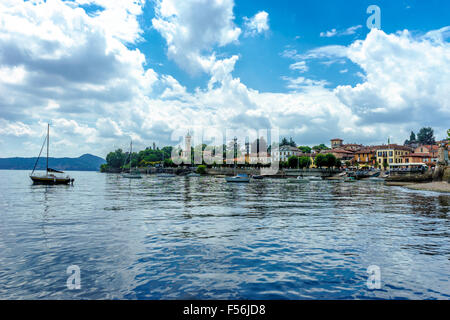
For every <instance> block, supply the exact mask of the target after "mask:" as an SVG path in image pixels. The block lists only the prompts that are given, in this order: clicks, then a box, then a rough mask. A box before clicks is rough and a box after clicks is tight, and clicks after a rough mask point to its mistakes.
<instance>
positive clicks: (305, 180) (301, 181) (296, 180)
mask: <svg viewBox="0 0 450 320" xmlns="http://www.w3.org/2000/svg"><path fill="white" fill-rule="evenodd" d="M287 181H288V182H292V183H308V182H309V180H308V179H304V178H303V177H302V176H298V177H297V178H288V179H287Z"/></svg>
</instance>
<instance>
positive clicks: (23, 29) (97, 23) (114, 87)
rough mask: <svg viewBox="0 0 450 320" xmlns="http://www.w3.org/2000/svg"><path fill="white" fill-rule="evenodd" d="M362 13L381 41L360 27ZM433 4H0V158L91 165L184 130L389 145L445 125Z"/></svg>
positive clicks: (445, 54)
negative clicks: (269, 132) (90, 158)
mask: <svg viewBox="0 0 450 320" xmlns="http://www.w3.org/2000/svg"><path fill="white" fill-rule="evenodd" d="M370 5H377V6H378V7H379V8H380V10H381V30H376V29H374V30H370V29H369V28H368V27H367V26H366V21H367V19H368V17H369V16H370V15H369V14H367V13H366V10H367V8H368V7H369V6H370ZM449 9H450V2H448V1H444V0H441V1H438V0H431V1H409V0H408V1H407V0H389V1H375V0H373V1H364V0H358V1H356V0H355V1H336V0H334V1H320V2H319V1H312V0H311V1H309V0H308V1H306V0H304V1H266V0H263V1H243V0H220V1H219V0H185V1H175V0H152V1H146V0H120V1H119V0H117V1H113V0H70V1H61V0H48V1H41V0H35V1H19V0H6V1H2V3H1V4H0V26H1V28H0V75H1V77H0V157H1V156H13V155H21V156H28V155H30V153H31V154H34V153H36V152H38V151H39V148H40V143H41V142H40V141H41V138H42V132H43V131H44V129H45V125H46V123H47V122H50V123H51V124H52V130H53V144H54V145H53V146H52V150H53V152H54V155H55V156H57V155H60V156H78V155H80V154H82V153H87V152H88V153H93V154H96V155H100V156H105V155H106V153H107V152H108V151H110V150H111V149H113V148H116V147H125V146H126V145H128V143H129V140H130V139H133V140H134V142H135V145H136V147H137V148H145V147H146V146H150V145H152V143H153V142H156V143H157V144H158V145H160V146H163V145H166V144H174V140H173V135H174V132H178V131H183V130H188V129H192V128H194V127H195V128H220V129H221V130H226V129H229V128H243V129H245V128H258V129H267V128H279V129H280V134H281V135H282V136H288V137H290V136H291V137H293V138H294V139H295V140H296V141H297V143H298V144H302V145H315V144H319V143H326V144H328V143H329V139H330V138H334V137H341V138H343V139H344V141H347V142H358V143H364V144H380V143H384V142H386V141H387V139H388V137H389V138H390V139H391V141H393V142H396V143H402V142H403V141H404V140H405V139H406V138H408V137H409V132H410V131H411V130H415V131H418V130H419V129H420V128H421V127H423V126H432V127H433V128H434V129H435V133H436V137H437V138H443V137H444V134H445V131H446V129H448V123H450V107H449V105H450V93H449V92H450V70H449V68H448V65H449V64H450V47H449V41H448V40H449V38H450V26H449V19H448V12H449Z"/></svg>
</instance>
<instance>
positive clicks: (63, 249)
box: [0, 171, 450, 299]
mask: <svg viewBox="0 0 450 320" xmlns="http://www.w3.org/2000/svg"><path fill="white" fill-rule="evenodd" d="M71 175H73V177H74V178H75V184H74V186H54V187H51V186H33V185H32V184H31V180H30V179H29V177H28V172H25V171H0V181H2V183H1V184H0V208H1V212H0V298H1V299H449V298H450V241H449V240H450V219H449V208H450V195H449V194H442V193H434V192H422V191H410V190H407V189H404V188H400V187H389V186H385V185H384V184H383V182H382V181H379V180H361V181H358V182H355V183H345V182H339V181H311V182H310V183H302V184H299V183H295V182H290V181H287V180H282V179H264V180H258V181H256V180H255V181H252V182H251V183H249V184H239V183H238V184H227V183H226V182H225V181H224V179H223V178H215V177H190V178H187V177H173V178H158V177H156V176H152V175H148V176H144V177H143V179H140V180H130V179H124V178H122V177H121V176H119V175H114V174H101V173H96V172H73V173H71ZM69 266H77V267H79V269H80V281H81V282H80V285H81V288H80V289H75V290H70V289H69V288H68V287H67V279H68V278H69V276H70V275H71V274H70V273H67V268H68V267H69ZM369 266H376V267H377V268H379V270H380V288H379V289H373V288H370V287H369V286H368V283H367V281H368V278H369V276H370V275H369V273H368V272H367V270H368V268H369Z"/></svg>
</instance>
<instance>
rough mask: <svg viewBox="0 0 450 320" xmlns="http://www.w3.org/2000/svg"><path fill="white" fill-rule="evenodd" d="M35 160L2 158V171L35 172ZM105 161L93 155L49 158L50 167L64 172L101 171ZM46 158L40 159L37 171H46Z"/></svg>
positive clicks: (0, 159) (0, 167)
mask: <svg viewBox="0 0 450 320" xmlns="http://www.w3.org/2000/svg"><path fill="white" fill-rule="evenodd" d="M36 159H37V158H36V157H34V158H19V157H16V158H0V169H3V170H5V169H6V170H33V167H34V164H35V162H36ZM104 163H106V161H105V159H102V158H100V157H97V156H94V155H92V154H83V155H82V156H81V157H78V158H48V166H49V167H50V168H52V169H56V170H62V171H70V170H72V171H99V170H100V166H101V165H102V164H104ZM45 166H46V158H45V157H44V158H42V157H41V158H40V159H39V162H38V165H37V167H36V170H45Z"/></svg>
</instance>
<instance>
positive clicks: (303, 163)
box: [299, 156, 311, 169]
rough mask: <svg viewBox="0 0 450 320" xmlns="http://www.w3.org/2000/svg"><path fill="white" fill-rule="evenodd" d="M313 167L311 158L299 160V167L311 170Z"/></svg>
mask: <svg viewBox="0 0 450 320" xmlns="http://www.w3.org/2000/svg"><path fill="white" fill-rule="evenodd" d="M310 166H311V158H310V157H306V156H303V157H300V158H299V167H300V168H302V169H303V168H309V167H310Z"/></svg>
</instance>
